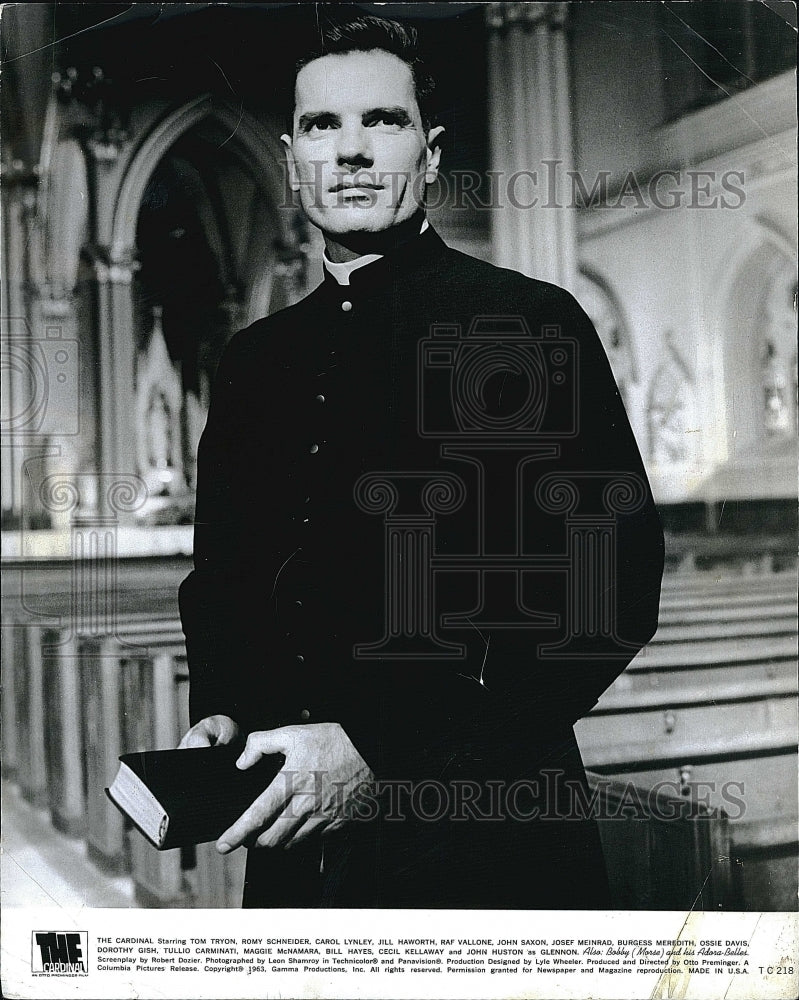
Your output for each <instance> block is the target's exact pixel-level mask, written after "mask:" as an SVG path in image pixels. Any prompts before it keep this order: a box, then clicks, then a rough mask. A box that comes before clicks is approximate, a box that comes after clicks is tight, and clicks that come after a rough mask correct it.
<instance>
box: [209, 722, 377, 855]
mask: <svg viewBox="0 0 799 1000" xmlns="http://www.w3.org/2000/svg"><path fill="white" fill-rule="evenodd" d="M271 753H282V754H285V757H286V762H285V764H284V765H283V767H282V769H281V770H280V772H279V773H278V775H277V777H276V778H275V779H274V781H273V782H272V783H271V785H270V786H269V787H268V788H267V789H266V791H265V792H264V793H263V794H262V795H259V796H258V798H257V799H256V800H255V802H253V804H252V805H251V806H250V807H249V809H247V811H246V812H244V813H243V814H242V815H241V816H240V817H239V818H238V819H237V820H236V822H235V823H234V824H233V826H231V827H230V828H229V829H228V830H226V831H225V833H223V834H222V836H221V837H220V838H219V840H218V841H217V843H216V849H217V850H218V851H220V852H221V853H222V854H226V853H227V852H228V851H232V850H234V848H236V847H239V846H240V845H241V844H244V843H246V844H247V846H250V847H252V846H257V847H279V846H282V847H290V846H293V845H294V844H298V843H300V842H301V841H303V840H305V839H306V837H308V836H310V835H311V834H313V833H323V832H327V831H328V830H336V829H338V828H339V827H341V826H343V825H344V824H345V823H346V822H347V819H348V814H349V809H350V807H351V806H352V804H353V802H354V801H355V799H356V797H357V794H358V792H359V791H361V790H362V789H363V787H364V785H366V784H367V783H368V782H370V781H372V780H373V778H374V775H373V774H372V772H371V771H370V770H369V767H368V765H367V764H366V761H364V759H363V758H362V757H361V755H360V754H359V753H358V751H357V750H356V749H355V747H354V746H353V745H352V743H351V742H350V739H349V737H348V736H347V734H346V733H345V732H344V730H343V729H342V728H341V726H340V725H339V724H338V723H337V722H322V723H317V724H315V725H306V726H284V727H283V728H281V729H270V730H267V731H266V732H260V733H250V735H249V736H248V737H247V745H246V747H245V748H244V752H243V753H242V755H241V757H240V758H239V759H238V761H237V762H236V766H237V767H240V768H248V767H251V766H252V765H253V764H254V763H255V762H256V761H257V760H259V759H260V758H261V757H263V756H264V755H265V754H271Z"/></svg>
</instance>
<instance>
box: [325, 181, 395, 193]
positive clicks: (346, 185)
mask: <svg viewBox="0 0 799 1000" xmlns="http://www.w3.org/2000/svg"><path fill="white" fill-rule="evenodd" d="M383 187H384V185H383V184H372V183H371V182H369V181H359V182H357V183H352V182H347V181H344V182H342V183H340V184H334V185H333V187H331V188H330V191H331V192H332V193H333V194H356V195H358V194H368V193H369V192H370V191H382V190H383Z"/></svg>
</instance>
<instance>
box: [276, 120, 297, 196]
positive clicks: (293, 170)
mask: <svg viewBox="0 0 799 1000" xmlns="http://www.w3.org/2000/svg"><path fill="white" fill-rule="evenodd" d="M280 141H281V142H282V143H283V145H284V146H285V147H286V163H287V164H288V168H289V187H290V188H291V190H292V191H299V190H300V175H299V174H298V173H297V163H296V160H295V159H294V150H293V149H292V146H291V136H290V135H288V134H287V133H286V132H284V133H283V135H281V137H280Z"/></svg>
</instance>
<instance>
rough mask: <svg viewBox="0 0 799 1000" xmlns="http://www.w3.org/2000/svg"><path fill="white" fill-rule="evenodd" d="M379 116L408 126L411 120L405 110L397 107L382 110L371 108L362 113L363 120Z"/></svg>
mask: <svg viewBox="0 0 799 1000" xmlns="http://www.w3.org/2000/svg"><path fill="white" fill-rule="evenodd" d="M380 115H389V116H390V117H391V118H396V119H397V121H399V122H401V123H402V124H403V125H409V124H410V123H411V122H412V121H413V119H412V118H411V116H410V114H409V113H408V109H407V108H403V107H400V106H399V105H396V106H390V107H384V108H371V109H370V110H369V111H366V112H364V115H363V117H364V119H369V118H377V117H379V116H380Z"/></svg>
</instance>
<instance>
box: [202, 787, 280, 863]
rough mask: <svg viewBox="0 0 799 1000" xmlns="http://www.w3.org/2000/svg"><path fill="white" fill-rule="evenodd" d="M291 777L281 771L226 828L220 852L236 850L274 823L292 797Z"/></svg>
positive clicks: (225, 852) (217, 846)
mask: <svg viewBox="0 0 799 1000" xmlns="http://www.w3.org/2000/svg"><path fill="white" fill-rule="evenodd" d="M290 778H291V776H290V775H284V774H283V772H282V771H281V772H279V773H278V775H277V777H276V778H275V779H274V781H273V782H272V784H271V785H270V786H269V787H268V788H267V789H266V791H265V792H262V793H261V794H260V795H259V796H258V798H257V799H256V800H255V802H253V804H252V805H251V806H250V807H249V809H246V810H245V811H244V812H243V813H242V814H241V816H239V818H238V819H237V820H236V822H235V823H234V824H233V825H232V826H231V827H229V828H228V829H227V830H225V832H224V833H223V834H222V836H221V837H220V838H219V840H218V841H217V842H216V849H217V850H218V851H219V852H220V854H227V853H228V852H229V851H233V850H235V849H236V848H237V847H240V846H241V845H242V844H243V843H245V842H246V841H247V840H251V839H252V837H253V835H257V834H260V832H261V831H262V830H263V829H264V828H265V827H268V826H270V825H271V824H272V822H273V820H274V819H275V817H276V816H277V815H279V814H280V812H281V811H282V810H283V807H284V806H285V805H286V803H287V802H288V801H289V800H290V798H291V794H292V782H291V780H290Z"/></svg>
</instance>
